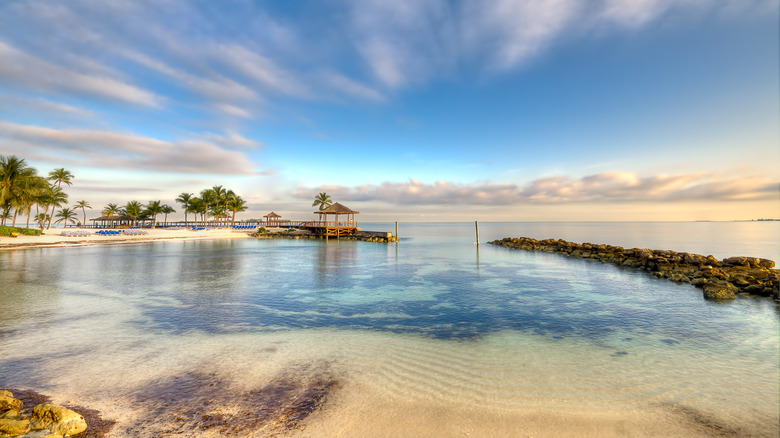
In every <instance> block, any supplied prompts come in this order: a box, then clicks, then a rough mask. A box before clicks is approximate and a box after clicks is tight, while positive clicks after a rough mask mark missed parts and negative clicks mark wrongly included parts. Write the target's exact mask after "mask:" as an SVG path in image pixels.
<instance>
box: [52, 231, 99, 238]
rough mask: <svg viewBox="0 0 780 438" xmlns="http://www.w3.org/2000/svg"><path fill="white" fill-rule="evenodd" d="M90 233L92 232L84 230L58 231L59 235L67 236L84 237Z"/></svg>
mask: <svg viewBox="0 0 780 438" xmlns="http://www.w3.org/2000/svg"><path fill="white" fill-rule="evenodd" d="M91 235H92V233H90V232H89V231H86V230H76V231H63V232H61V233H60V236H68V237H86V236H91Z"/></svg>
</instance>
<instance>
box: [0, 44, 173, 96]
mask: <svg viewBox="0 0 780 438" xmlns="http://www.w3.org/2000/svg"><path fill="white" fill-rule="evenodd" d="M117 76H118V75H117ZM0 80H1V81H2V82H4V83H7V84H10V85H13V86H15V87H25V88H27V87H29V88H31V89H34V90H39V91H48V92H55V93H84V94H87V95H90V96H93V97H97V98H102V99H110V100H117V101H122V102H126V103H131V104H138V105H144V106H158V105H159V104H160V100H161V99H160V97H159V96H158V95H156V94H155V93H153V92H151V91H148V90H146V89H144V88H142V87H139V86H136V85H133V84H131V83H129V82H126V81H123V80H120V79H117V78H115V77H109V76H102V75H96V74H88V73H81V72H79V71H75V70H72V69H69V68H67V67H64V66H61V65H58V64H54V63H51V62H48V61H46V60H43V59H40V58H38V57H36V56H34V55H31V54H29V53H25V52H23V51H21V50H19V49H17V48H15V47H13V46H11V45H10V44H7V43H4V42H3V41H0Z"/></svg>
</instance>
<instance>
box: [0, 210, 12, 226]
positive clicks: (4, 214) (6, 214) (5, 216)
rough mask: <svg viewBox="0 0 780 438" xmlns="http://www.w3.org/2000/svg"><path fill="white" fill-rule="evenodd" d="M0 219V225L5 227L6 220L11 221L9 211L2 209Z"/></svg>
mask: <svg viewBox="0 0 780 438" xmlns="http://www.w3.org/2000/svg"><path fill="white" fill-rule="evenodd" d="M0 219H2V222H0V225H5V221H6V219H11V209H10V208H8V209H6V208H3V211H0Z"/></svg>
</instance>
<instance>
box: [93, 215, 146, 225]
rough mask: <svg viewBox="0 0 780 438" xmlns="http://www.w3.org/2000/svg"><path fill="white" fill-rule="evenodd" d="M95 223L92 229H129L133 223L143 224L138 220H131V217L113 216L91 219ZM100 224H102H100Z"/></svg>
mask: <svg viewBox="0 0 780 438" xmlns="http://www.w3.org/2000/svg"><path fill="white" fill-rule="evenodd" d="M90 220H91V221H92V222H93V225H92V228H117V227H129V226H131V225H133V222H143V221H142V220H140V219H138V218H131V217H130V216H122V215H111V216H106V215H103V216H100V217H99V218H95V219H90ZM98 222H100V224H98Z"/></svg>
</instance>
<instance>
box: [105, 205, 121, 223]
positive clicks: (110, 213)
mask: <svg viewBox="0 0 780 438" xmlns="http://www.w3.org/2000/svg"><path fill="white" fill-rule="evenodd" d="M121 212H122V209H121V208H119V206H118V205H116V204H113V203H110V202H109V204H108V205H106V206H105V207H104V208H103V211H101V212H100V214H102V215H103V216H105V217H107V218H108V220H109V221H110V220H111V218H112V217H114V215H115V214H120V213H121Z"/></svg>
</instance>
